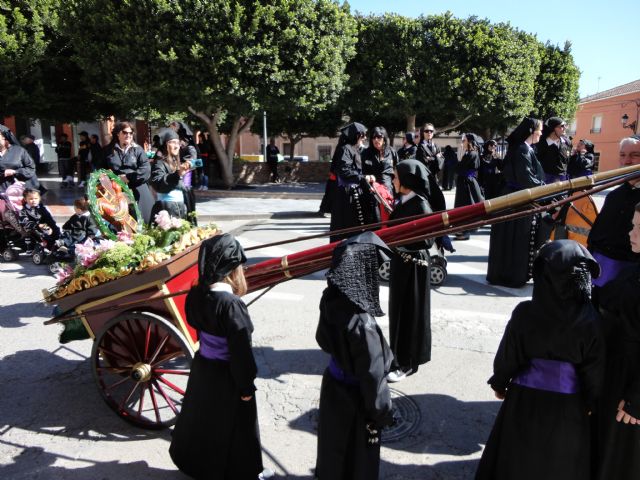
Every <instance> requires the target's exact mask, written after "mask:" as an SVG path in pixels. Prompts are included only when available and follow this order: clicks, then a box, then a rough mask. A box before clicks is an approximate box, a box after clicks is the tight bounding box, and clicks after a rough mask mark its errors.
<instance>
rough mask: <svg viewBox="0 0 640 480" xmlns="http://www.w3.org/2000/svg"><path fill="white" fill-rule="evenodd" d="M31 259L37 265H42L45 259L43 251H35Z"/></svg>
mask: <svg viewBox="0 0 640 480" xmlns="http://www.w3.org/2000/svg"><path fill="white" fill-rule="evenodd" d="M31 260H33V263H35V264H36V265H40V264H42V261H43V260H44V254H43V253H42V252H33V255H31Z"/></svg>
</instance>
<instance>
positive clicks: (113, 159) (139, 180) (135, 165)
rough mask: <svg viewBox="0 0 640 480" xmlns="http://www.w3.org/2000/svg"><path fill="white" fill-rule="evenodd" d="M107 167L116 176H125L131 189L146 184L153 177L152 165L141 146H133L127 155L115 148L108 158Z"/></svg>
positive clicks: (117, 147)
mask: <svg viewBox="0 0 640 480" xmlns="http://www.w3.org/2000/svg"><path fill="white" fill-rule="evenodd" d="M107 167H108V168H110V169H111V170H113V173H115V174H116V175H125V176H126V177H127V180H128V181H129V187H130V188H131V187H133V188H135V187H138V186H140V185H143V184H146V183H147V182H148V181H149V177H150V176H151V164H150V163H149V159H148V158H147V154H146V153H145V152H144V150H143V149H142V147H141V146H139V145H132V146H131V147H130V148H129V149H128V150H127V152H126V153H125V152H123V151H122V149H120V147H119V146H117V145H116V146H114V148H113V149H112V151H111V152H110V154H109V155H108V156H107Z"/></svg>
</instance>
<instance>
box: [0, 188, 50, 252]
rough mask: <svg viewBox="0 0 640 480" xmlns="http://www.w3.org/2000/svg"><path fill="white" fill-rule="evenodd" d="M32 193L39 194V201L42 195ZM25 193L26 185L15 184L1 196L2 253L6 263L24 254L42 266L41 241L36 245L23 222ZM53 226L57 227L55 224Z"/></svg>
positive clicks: (0, 239)
mask: <svg viewBox="0 0 640 480" xmlns="http://www.w3.org/2000/svg"><path fill="white" fill-rule="evenodd" d="M32 191H35V192H36V193H37V195H38V199H39V197H40V193H39V192H38V191H37V190H32ZM24 192H25V188H24V183H23V182H14V183H13V184H11V185H10V186H9V187H7V189H6V191H5V192H4V193H2V194H0V253H1V254H2V258H3V259H4V260H5V261H7V262H11V261H13V260H15V259H16V257H17V255H18V254H20V253H23V252H24V253H27V254H29V255H31V256H32V259H33V262H34V263H35V264H40V263H41V262H42V259H43V247H42V246H41V244H40V242H39V241H36V242H35V243H34V241H33V238H32V234H31V233H30V232H29V231H28V230H27V228H25V224H24V223H23V222H22V221H21V215H22V211H23V210H24ZM49 216H50V215H49ZM51 221H53V219H51ZM53 224H54V225H55V222H54V223H53ZM56 228H57V227H56Z"/></svg>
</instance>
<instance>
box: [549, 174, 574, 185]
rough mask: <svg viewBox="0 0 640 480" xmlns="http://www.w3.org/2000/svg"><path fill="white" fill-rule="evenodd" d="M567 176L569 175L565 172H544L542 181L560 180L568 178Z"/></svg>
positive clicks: (552, 181)
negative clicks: (557, 173)
mask: <svg viewBox="0 0 640 480" xmlns="http://www.w3.org/2000/svg"><path fill="white" fill-rule="evenodd" d="M568 178H569V176H568V175H567V174H566V173H561V174H560V175H554V174H552V173H545V174H544V181H545V182H546V183H554V182H561V181H563V180H568Z"/></svg>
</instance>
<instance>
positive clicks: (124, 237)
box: [118, 231, 133, 245]
mask: <svg viewBox="0 0 640 480" xmlns="http://www.w3.org/2000/svg"><path fill="white" fill-rule="evenodd" d="M118 241H119V242H122V243H124V244H125V245H133V236H132V235H131V234H130V233H129V232H124V231H121V232H118Z"/></svg>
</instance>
